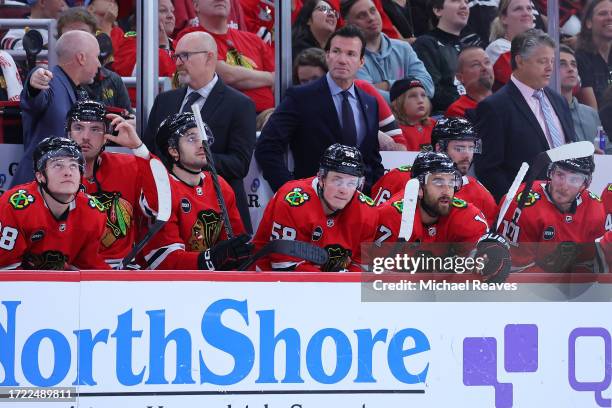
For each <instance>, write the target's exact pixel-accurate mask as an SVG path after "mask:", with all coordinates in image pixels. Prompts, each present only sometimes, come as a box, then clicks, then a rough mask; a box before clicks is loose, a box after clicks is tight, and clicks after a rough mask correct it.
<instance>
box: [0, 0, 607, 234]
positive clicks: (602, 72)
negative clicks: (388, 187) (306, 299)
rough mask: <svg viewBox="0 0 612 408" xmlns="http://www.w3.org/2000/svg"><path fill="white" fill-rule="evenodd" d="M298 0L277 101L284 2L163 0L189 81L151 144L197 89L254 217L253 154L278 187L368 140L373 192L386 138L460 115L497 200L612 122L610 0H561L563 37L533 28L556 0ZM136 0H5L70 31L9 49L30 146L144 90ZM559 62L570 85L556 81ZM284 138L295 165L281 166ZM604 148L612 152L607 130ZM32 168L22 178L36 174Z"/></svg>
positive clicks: (13, 12)
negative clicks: (87, 111) (536, 160)
mask: <svg viewBox="0 0 612 408" xmlns="http://www.w3.org/2000/svg"><path fill="white" fill-rule="evenodd" d="M291 7H292V10H291V11H292V14H291V18H292V36H291V37H292V58H293V60H294V78H293V81H294V88H293V89H290V90H289V91H288V92H287V93H286V96H285V97H284V99H283V100H282V101H281V103H280V105H279V106H276V107H275V103H274V78H275V66H274V65H275V64H274V47H275V44H274V35H273V31H274V7H273V2H271V1H268V0H159V9H158V12H159V22H158V24H159V74H160V76H166V77H169V78H172V80H173V84H174V86H175V88H177V89H176V91H170V92H175V93H174V94H172V93H168V94H162V95H160V96H159V97H158V99H157V101H171V103H170V104H168V103H166V104H165V105H164V106H163V109H162V106H161V103H158V102H156V105H155V106H154V107H153V110H152V112H151V115H150V120H149V123H148V126H147V133H146V134H143V135H142V137H143V140H144V141H145V143H147V144H148V145H149V147H150V148H151V150H154V146H153V145H152V139H151V137H152V136H151V135H152V134H154V132H155V131H156V129H155V128H156V127H157V126H158V125H159V124H160V123H161V122H162V121H163V119H164V118H165V117H167V116H169V115H171V114H174V113H177V112H181V111H184V109H185V105H187V103H188V102H189V105H190V104H191V103H192V102H193V101H192V100H190V99H189V97H190V95H191V94H194V95H195V94H197V95H200V97H201V99H200V103H201V104H202V112H203V116H204V119H205V121H209V122H210V123H212V127H213V128H215V129H213V130H214V131H215V133H216V134H218V139H217V142H216V143H219V144H218V145H213V152H214V153H215V154H216V155H218V158H216V162H217V163H218V165H219V166H220V168H221V170H220V173H221V174H222V175H223V176H226V178H228V181H230V184H231V185H232V187H234V191H235V193H236V195H237V201H238V203H239V207H240V210H241V214H242V216H243V217H247V211H246V201H245V193H244V191H240V190H241V189H240V188H239V187H238V185H239V184H240V180H241V179H242V178H243V177H244V176H245V174H246V171H247V170H248V168H249V163H250V159H251V156H252V155H253V153H255V157H256V158H257V160H258V163H259V165H260V166H261V168H262V169H263V172H264V176H265V178H266V179H267V180H268V182H269V183H270V185H271V186H272V188H273V189H274V190H276V189H278V188H279V187H280V186H281V185H282V184H283V183H284V182H286V181H288V180H291V179H293V178H299V177H306V176H311V175H313V174H315V172H316V168H317V160H318V158H319V157H320V155H321V153H322V152H323V151H324V150H325V148H326V147H328V146H329V145H330V144H332V143H334V142H341V143H344V144H347V145H353V146H357V147H359V148H360V150H361V151H362V154H363V155H364V159H365V161H366V181H367V182H366V190H367V187H368V186H371V185H372V184H373V183H374V182H375V181H376V178H377V177H378V176H379V173H380V172H381V171H382V166H381V164H380V153H379V152H380V151H381V150H421V149H422V148H424V147H425V146H428V145H430V142H431V140H430V138H431V136H430V135H431V129H432V127H433V126H434V124H435V123H436V120H437V119H438V118H440V117H441V116H443V115H444V116H460V117H465V118H467V119H469V120H470V121H471V122H472V123H473V124H474V125H475V127H476V129H477V130H478V132H479V133H480V137H481V138H482V140H483V149H484V150H483V154H482V155H480V157H479V158H477V159H476V161H475V165H476V174H477V175H479V176H481V181H482V182H483V183H484V184H485V185H486V186H487V187H489V188H490V189H491V190H492V192H493V194H494V196H496V198H499V197H500V196H501V194H503V193H504V192H505V191H506V189H507V186H508V184H509V183H510V181H511V180H512V177H513V174H514V173H515V172H516V170H517V168H518V165H520V162H521V161H529V160H530V159H531V158H532V157H533V156H534V155H535V154H537V153H539V152H540V151H543V150H546V149H548V148H550V147H554V146H556V145H558V144H561V143H567V142H571V141H573V140H588V141H594V140H595V139H596V137H597V136H598V135H599V131H600V127H603V129H604V130H605V131H606V132H607V134H608V135H612V128H611V127H610V126H612V124H611V123H610V122H612V119H611V118H612V114H611V111H612V91H611V90H610V89H611V86H612V54H611V46H612V0H592V1H590V2H586V1H572V2H563V1H562V2H561V9H560V26H561V36H560V38H552V39H551V38H549V37H548V36H547V35H546V34H544V32H542V31H537V30H538V28H544V27H545V22H546V15H545V14H546V1H545V0H544V1H542V0H538V1H532V0H501V1H499V2H496V1H492V2H483V1H474V0H430V1H427V2H425V1H423V0H303V1H302V0H292V1H291ZM5 11H6V14H5ZM9 12H10V15H9ZM135 13H136V10H135V2H134V1H133V0H4V1H0V18H2V17H7V18H8V17H11V18H13V17H27V18H30V19H56V20H57V22H58V24H57V32H56V33H48V32H47V31H46V30H45V29H40V28H36V29H35V30H36V31H38V32H39V33H40V35H41V37H42V42H43V48H46V46H47V42H48V39H49V36H52V35H53V36H56V38H58V43H57V46H56V49H55V52H56V54H57V56H58V61H59V64H58V66H56V67H54V68H53V69H49V70H48V69H47V67H46V63H47V61H45V59H42V58H39V59H38V61H37V62H36V66H30V65H29V64H26V63H25V62H24V61H22V60H19V59H17V60H16V61H13V59H12V58H11V56H10V55H9V54H8V53H6V52H3V51H0V68H1V71H0V100H5V101H18V100H20V106H21V109H22V117H23V140H24V145H25V147H26V156H27V155H28V154H30V153H31V152H29V150H28V148H30V147H32V146H33V145H35V144H36V143H37V141H38V140H39V139H40V138H42V137H44V136H49V135H54V136H63V135H64V130H63V126H64V125H63V121H64V117H65V114H66V112H67V111H68V110H69V109H70V107H71V105H72V104H74V103H75V102H76V101H77V100H80V99H92V100H97V101H99V102H101V103H103V104H105V105H107V106H109V107H110V108H109V109H114V108H118V109H119V110H117V111H115V112H118V111H121V112H122V113H123V114H125V115H129V114H130V113H131V112H133V110H132V109H133V106H135V100H134V96H135V95H134V92H133V90H130V96H131V101H130V98H128V90H127V89H126V87H125V86H124V85H123V83H122V81H121V79H120V77H121V76H124V77H125V76H133V75H134V71H135V65H136V38H137V35H138V33H136V32H135ZM29 30H30V29H29V28H27V27H26V28H25V29H10V30H8V31H7V30H5V31H2V32H0V47H1V48H2V49H4V50H21V49H23V48H24V36H25V35H26V33H27V32H28V31H29ZM340 30H343V31H340ZM73 31H83V32H85V33H87V35H85V34H82V35H78V34H75V33H73ZM339 32H340V33H341V34H340V35H337V33H339ZM195 33H202V34H203V35H194V34H195ZM342 33H344V34H342ZM346 33H348V34H346ZM94 36H95V38H94ZM95 39H97V43H96V41H94V40H95ZM333 39H335V43H334V44H332V42H333V41H332V40H333ZM556 43H561V44H562V45H561V52H560V55H555V54H554V49H555V48H554V47H555V45H556ZM211 59H213V60H211ZM555 62H558V63H559V66H560V72H559V73H560V76H561V81H560V82H561V83H560V85H561V92H560V93H557V92H556V91H554V90H552V89H550V88H548V86H549V82H550V78H551V75H552V70H553V66H554V65H555ZM22 84H23V85H22ZM56 89H61V92H60V91H57V90H56ZM230 96H231V97H230ZM224 98H225V99H224ZM227 98H229V100H231V101H232V102H231V103H229V104H228V103H227ZM213 99H214V100H217V99H218V101H216V102H215V101H213ZM162 111H163V112H162ZM257 115H260V116H259V117H257ZM238 118H240V119H238ZM268 119H269V121H268V122H267V124H266V121H267V120H268ZM225 121H228V122H227V123H225ZM246 122H248V123H246ZM210 123H209V124H210ZM256 123H258V129H259V130H261V136H260V139H259V142H258V143H257V145H256V146H255V140H254V137H255V124H256ZM235 127H239V130H236V129H234V128H235ZM246 133H252V135H251V134H249V135H247V134H246ZM221 144H223V145H221ZM287 148H291V151H292V153H293V156H294V159H295V169H294V170H293V171H292V170H290V169H289V168H287V166H286V165H285V164H284V157H285V155H286V153H287ZM596 148H597V153H600V154H606V153H607V154H610V153H612V143H610V140H609V139H607V140H604V144H603V145H599V144H598V145H597V146H596ZM24 160H25V161H27V160H31V158H29V159H28V157H24ZM29 169H30V167H28V171H27V173H30V171H29ZM24 171H25V170H24ZM21 173H22V172H20V173H19V174H20V175H19V177H17V178H16V179H15V182H23V181H26V180H27V179H28V177H31V176H32V175H31V174H27V175H25V173H24V174H23V175H21ZM24 177H25V178H24ZM245 224H246V225H248V224H249V223H248V222H245Z"/></svg>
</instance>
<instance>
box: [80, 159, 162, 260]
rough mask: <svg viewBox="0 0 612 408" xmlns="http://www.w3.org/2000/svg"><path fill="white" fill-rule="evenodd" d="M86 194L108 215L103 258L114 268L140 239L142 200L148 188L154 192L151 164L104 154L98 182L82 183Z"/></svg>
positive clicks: (103, 236)
mask: <svg viewBox="0 0 612 408" xmlns="http://www.w3.org/2000/svg"><path fill="white" fill-rule="evenodd" d="M81 182H82V183H83V186H84V187H85V192H86V193H88V194H90V195H92V196H95V197H96V198H97V199H98V201H99V202H100V204H101V205H102V208H103V210H104V211H105V212H106V227H105V229H104V233H103V234H102V247H101V255H102V257H103V258H104V260H105V261H106V262H107V263H109V264H110V265H111V266H114V265H115V264H117V263H119V262H120V261H121V260H122V259H123V257H125V256H126V255H127V254H128V252H130V249H132V246H133V244H134V241H135V240H136V238H137V236H138V231H137V228H138V226H139V225H141V213H140V212H139V211H138V199H139V198H140V194H141V191H142V189H143V188H144V186H150V187H152V188H153V190H152V192H151V194H156V190H155V187H154V184H153V181H152V175H151V168H150V167H149V161H148V160H145V159H142V158H140V157H136V156H133V155H130V154H124V153H108V152H103V153H102V154H101V155H100V156H99V158H98V168H97V169H96V178H95V180H94V179H86V178H85V177H83V180H82V181H81Z"/></svg>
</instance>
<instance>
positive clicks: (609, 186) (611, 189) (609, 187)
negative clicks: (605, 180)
mask: <svg viewBox="0 0 612 408" xmlns="http://www.w3.org/2000/svg"><path fill="white" fill-rule="evenodd" d="M608 191H612V183H610V184H608Z"/></svg>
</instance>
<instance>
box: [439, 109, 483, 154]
mask: <svg viewBox="0 0 612 408" xmlns="http://www.w3.org/2000/svg"><path fill="white" fill-rule="evenodd" d="M452 140H473V141H474V153H481V152H482V145H481V142H480V138H479V137H478V134H477V133H476V129H474V126H473V125H472V122H470V121H469V120H467V119H464V118H455V117H446V116H445V117H442V118H440V119H438V121H437V122H436V124H435V125H434V127H433V129H432V131H431V146H432V147H433V148H434V149H435V147H436V143H440V147H441V148H442V151H446V149H447V147H448V142H450V141H452Z"/></svg>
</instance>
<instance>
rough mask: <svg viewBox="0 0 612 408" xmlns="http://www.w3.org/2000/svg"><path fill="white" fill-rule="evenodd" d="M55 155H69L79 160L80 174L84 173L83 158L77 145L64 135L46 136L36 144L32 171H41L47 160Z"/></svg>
mask: <svg viewBox="0 0 612 408" xmlns="http://www.w3.org/2000/svg"><path fill="white" fill-rule="evenodd" d="M55 157H71V158H74V159H77V160H78V162H79V170H80V172H81V176H82V175H83V173H85V160H84V159H83V153H81V148H80V147H79V145H78V144H77V143H76V142H75V141H74V140H71V139H68V138H65V137H47V138H45V139H43V140H41V142H40V143H39V144H38V146H36V149H34V153H33V155H32V158H33V160H34V172H37V171H40V172H43V171H44V170H45V167H46V165H47V161H48V160H49V159H51V158H55Z"/></svg>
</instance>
